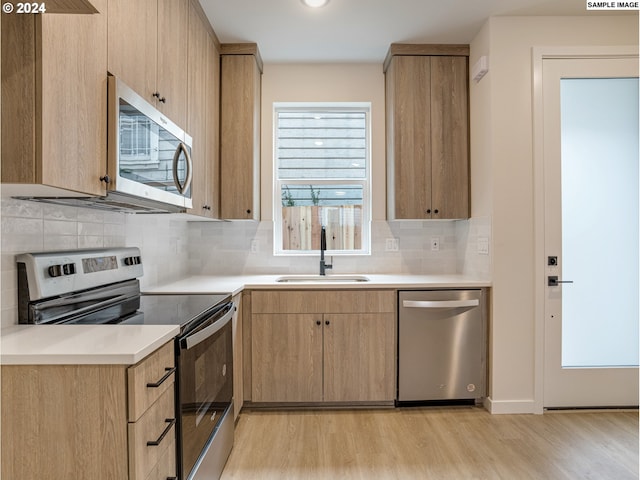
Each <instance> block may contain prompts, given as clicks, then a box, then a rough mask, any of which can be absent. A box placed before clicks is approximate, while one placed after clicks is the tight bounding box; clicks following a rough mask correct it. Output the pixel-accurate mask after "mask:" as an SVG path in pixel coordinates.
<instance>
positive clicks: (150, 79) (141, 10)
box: [108, 0, 190, 127]
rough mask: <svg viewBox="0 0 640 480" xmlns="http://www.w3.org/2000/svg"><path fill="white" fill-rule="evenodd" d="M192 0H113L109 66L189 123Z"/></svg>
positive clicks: (160, 107) (176, 119)
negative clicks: (188, 75)
mask: <svg viewBox="0 0 640 480" xmlns="http://www.w3.org/2000/svg"><path fill="white" fill-rule="evenodd" d="M189 3H190V2H189V1H188V0H136V1H135V2H131V1H130V0H109V10H108V16H109V28H108V42H109V50H108V70H109V72H110V73H111V74H113V75H115V76H117V77H119V78H120V79H121V80H122V81H123V82H124V83H126V84H127V85H128V86H129V87H131V88H132V89H133V90H134V91H135V92H136V93H138V94H139V95H141V96H142V97H143V98H144V99H145V100H146V101H147V102H149V103H151V104H152V105H154V106H155V107H156V108H158V110H160V111H161V112H163V113H164V114H165V115H167V117H169V118H170V119H171V120H172V121H173V122H175V123H176V124H178V125H179V126H181V127H184V125H185V123H186V115H187V110H186V105H187V88H186V84H187V56H186V55H185V48H184V47H185V45H186V44H187V28H188V19H187V16H188V5H189Z"/></svg>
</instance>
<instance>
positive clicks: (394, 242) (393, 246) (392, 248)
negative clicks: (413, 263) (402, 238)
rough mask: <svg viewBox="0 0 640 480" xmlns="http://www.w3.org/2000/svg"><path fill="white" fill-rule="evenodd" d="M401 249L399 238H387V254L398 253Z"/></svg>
mask: <svg viewBox="0 0 640 480" xmlns="http://www.w3.org/2000/svg"><path fill="white" fill-rule="evenodd" d="M399 249H400V245H399V241H398V239H397V238H387V243H386V245H385V247H384V250H385V252H397V251H398V250H399Z"/></svg>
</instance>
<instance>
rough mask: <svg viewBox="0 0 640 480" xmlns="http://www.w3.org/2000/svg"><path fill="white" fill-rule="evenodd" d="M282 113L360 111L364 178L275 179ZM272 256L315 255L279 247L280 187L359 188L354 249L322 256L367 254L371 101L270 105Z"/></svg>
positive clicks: (280, 225) (313, 252)
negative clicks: (358, 228)
mask: <svg viewBox="0 0 640 480" xmlns="http://www.w3.org/2000/svg"><path fill="white" fill-rule="evenodd" d="M282 111H286V112H294V111H298V112H313V111H318V112H325V113H326V112H329V111H334V112H354V111H358V112H363V113H364V114H365V177H364V178H344V177H337V178H301V179H291V178H283V179H279V178H278V164H279V158H278V113H279V112H282ZM272 134H273V174H272V180H273V189H272V191H273V226H274V227H273V254H274V255H275V256H317V255H318V250H284V249H283V248H282V242H283V238H282V186H283V185H309V184H314V185H317V184H318V183H319V184H324V185H361V186H362V232H361V241H362V243H361V248H360V249H358V250H326V252H325V254H326V255H335V256H347V255H353V256H357V255H371V210H372V206H371V173H372V172H371V102H274V103H273V131H272Z"/></svg>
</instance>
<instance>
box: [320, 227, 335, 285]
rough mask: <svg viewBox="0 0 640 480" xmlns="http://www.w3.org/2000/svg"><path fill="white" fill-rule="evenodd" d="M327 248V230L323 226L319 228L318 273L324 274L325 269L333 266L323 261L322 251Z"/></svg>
mask: <svg viewBox="0 0 640 480" xmlns="http://www.w3.org/2000/svg"><path fill="white" fill-rule="evenodd" d="M326 249H327V231H326V230H325V228H324V226H323V227H322V229H321V230H320V275H326V274H327V272H326V271H327V270H328V269H331V268H333V265H330V264H327V263H325V261H324V251H325V250H326Z"/></svg>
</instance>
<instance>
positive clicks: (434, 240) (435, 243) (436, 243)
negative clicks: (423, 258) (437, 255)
mask: <svg viewBox="0 0 640 480" xmlns="http://www.w3.org/2000/svg"><path fill="white" fill-rule="evenodd" d="M431 251H432V252H439V251H440V237H431Z"/></svg>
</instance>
